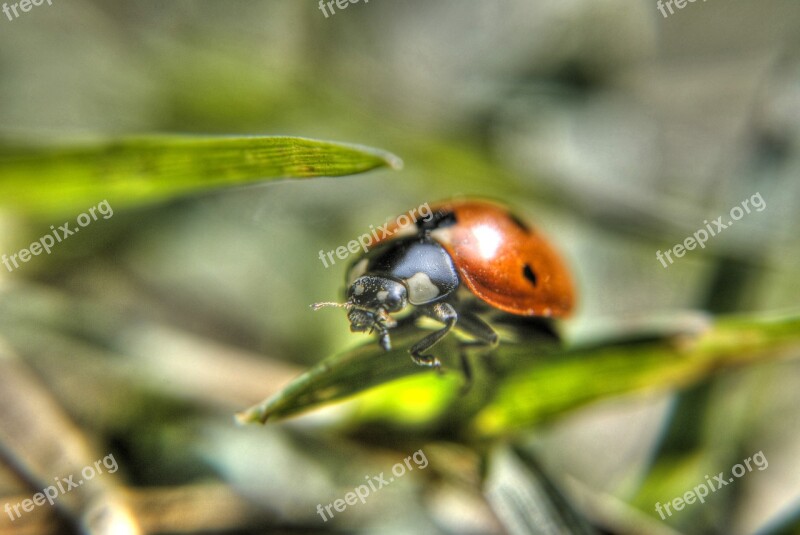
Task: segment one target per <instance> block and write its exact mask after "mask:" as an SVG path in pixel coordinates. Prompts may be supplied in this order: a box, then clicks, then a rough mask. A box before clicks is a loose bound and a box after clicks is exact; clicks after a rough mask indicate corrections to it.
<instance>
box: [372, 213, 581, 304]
mask: <svg viewBox="0 0 800 535" xmlns="http://www.w3.org/2000/svg"><path fill="white" fill-rule="evenodd" d="M430 208H431V211H432V212H433V213H434V214H435V217H434V222H436V221H440V220H445V219H447V218H448V215H449V214H452V215H453V216H454V222H452V220H451V224H437V223H434V224H433V226H432V229H431V233H430V235H431V238H433V239H434V240H436V241H437V242H439V243H440V244H441V245H442V246H443V247H444V248H445V250H446V251H447V252H448V253H449V254H450V256H451V258H452V259H453V263H454V264H455V266H456V269H457V270H458V274H459V276H460V277H461V280H462V282H463V283H464V284H465V285H466V286H467V288H468V289H469V290H470V291H471V292H472V293H473V294H474V295H475V296H476V297H478V298H480V299H481V300H483V301H485V302H486V303H488V304H489V305H491V306H493V307H495V308H498V309H500V310H503V311H505V312H508V313H511V314H516V315H520V316H545V317H553V318H565V317H568V316H569V315H570V314H571V313H572V311H573V309H574V306H575V291H574V287H573V284H572V279H571V277H570V275H569V271H568V270H567V268H566V265H565V264H564V262H563V260H562V259H561V257H560V255H559V254H558V253H557V252H556V250H555V249H554V248H553V247H552V246H551V245H550V243H549V242H548V241H547V240H546V239H545V237H544V236H543V235H542V234H541V233H540V232H538V231H537V230H536V229H534V228H532V227H530V226H529V225H527V224H525V223H524V222H523V221H522V220H521V219H519V218H518V217H516V216H515V215H514V214H513V213H512V212H510V211H509V210H508V209H507V208H505V207H503V206H501V205H499V204H496V203H493V202H490V201H486V200H482V199H466V200H457V201H445V202H441V203H436V204H434V205H432V206H431V207H430ZM422 223H423V224H425V222H424V221H423V222H422ZM387 230H388V232H387V237H386V238H383V239H381V240H378V241H376V242H373V243H372V244H371V245H370V247H371V248H372V247H375V246H377V245H379V244H380V243H384V242H386V241H389V240H392V239H394V238H396V237H398V236H403V235H408V234H411V233H413V232H416V231H417V226H416V224H415V223H412V222H409V223H408V224H405V225H398V224H397V223H395V222H393V223H392V224H390V225H389V226H388V227H387Z"/></svg>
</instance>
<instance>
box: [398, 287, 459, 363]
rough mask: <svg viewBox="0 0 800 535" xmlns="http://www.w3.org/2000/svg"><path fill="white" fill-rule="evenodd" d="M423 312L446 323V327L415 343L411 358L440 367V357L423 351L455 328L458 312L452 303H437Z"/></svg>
mask: <svg viewBox="0 0 800 535" xmlns="http://www.w3.org/2000/svg"><path fill="white" fill-rule="evenodd" d="M423 312H424V314H425V315H426V316H429V317H431V318H433V319H435V320H436V321H439V322H441V323H444V328H443V329H439V330H438V331H435V332H432V333H431V334H429V335H428V336H426V337H425V338H423V339H422V340H420V341H419V342H417V343H416V344H414V345H413V346H412V347H411V349H410V350H409V352H410V353H411V358H412V359H413V360H414V362H416V363H417V364H419V365H420V366H430V367H432V368H436V369H439V368H440V367H441V365H442V363H441V362H439V359H438V358H436V357H434V356H433V355H423V354H422V352H423V351H427V350H428V349H430V348H431V347H433V346H434V345H435V344H436V343H437V342H438V341H439V340H441V339H442V338H444V337H445V336H446V335H447V333H449V332H450V331H451V330H452V329H453V327H454V326H455V324H456V321H457V320H458V313H457V312H456V309H455V308H453V305H451V304H450V303H436V304H435V305H432V306H430V307H427V308H425V309H424V311H423Z"/></svg>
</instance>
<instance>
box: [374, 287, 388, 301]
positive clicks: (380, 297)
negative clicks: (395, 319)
mask: <svg viewBox="0 0 800 535" xmlns="http://www.w3.org/2000/svg"><path fill="white" fill-rule="evenodd" d="M375 297H377V298H378V301H380V302H381V303H385V302H386V298H387V297H389V292H387V291H386V290H381V291H380V292H378V293H377V294H375Z"/></svg>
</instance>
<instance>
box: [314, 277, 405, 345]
mask: <svg viewBox="0 0 800 535" xmlns="http://www.w3.org/2000/svg"><path fill="white" fill-rule="evenodd" d="M407 295H408V292H407V290H406V287H405V285H404V284H403V283H402V282H398V281H396V280H394V279H390V278H388V277H382V276H380V275H362V276H361V277H358V278H357V279H356V280H354V281H353V284H351V285H350V288H348V289H347V301H346V302H344V303H316V304H314V305H312V307H313V308H314V309H315V310H316V309H319V308H322V307H324V306H338V307H343V308H346V309H347V310H348V312H347V319H348V320H350V330H351V331H353V332H365V331H369V332H372V331H373V330H377V331H378V333H379V334H380V344H381V347H383V348H384V349H386V350H387V351H388V350H389V349H390V348H391V345H390V342H389V333H388V330H389V329H391V328H392V327H394V326H395V325H397V322H396V321H395V320H393V319H392V318H391V317H390V316H389V314H390V313H392V312H400V311H401V310H403V309H404V308H405V307H406V305H407V304H408V297H407Z"/></svg>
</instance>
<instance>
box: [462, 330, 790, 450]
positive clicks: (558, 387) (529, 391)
mask: <svg viewBox="0 0 800 535" xmlns="http://www.w3.org/2000/svg"><path fill="white" fill-rule="evenodd" d="M505 351H510V352H515V353H524V351H525V350H524V348H519V347H507V348H506V349H505ZM788 355H794V356H798V355H800V316H798V315H794V316H786V317H780V318H765V317H757V316H749V317H745V316H741V317H738V316H737V317H723V318H719V319H718V320H717V321H716V322H715V323H714V324H712V325H711V326H709V328H708V329H707V330H706V331H705V332H702V333H699V334H697V335H685V336H669V337H666V338H662V339H654V340H651V341H642V342H637V343H618V342H617V343H614V342H611V343H607V344H601V345H597V346H594V347H587V348H578V349H572V350H568V351H565V352H564V353H563V354H561V355H553V356H552V358H547V359H545V360H543V361H541V362H539V363H537V364H535V365H531V366H528V367H526V368H525V369H520V370H517V371H515V372H514V373H513V374H511V375H510V376H508V377H507V378H506V379H505V380H504V381H503V383H502V384H501V385H500V387H499V389H498V390H497V392H496V394H495V395H494V398H493V399H492V400H491V402H489V403H488V404H487V405H486V406H485V407H484V408H483V409H482V410H481V411H480V412H479V413H478V414H477V415H476V416H475V418H474V420H473V422H472V426H471V427H472V429H471V432H472V434H474V435H477V436H480V437H489V436H498V435H506V434H509V433H513V432H514V431H517V430H521V429H524V428H528V427H531V426H533V425H535V424H537V423H540V422H541V421H544V420H546V419H548V418H552V417H554V416H556V415H558V414H560V413H562V412H564V411H566V410H569V409H572V408H574V407H577V406H580V405H583V404H586V403H589V402H592V401H595V400H599V399H603V398H606V397H609V396H614V395H620V394H624V393H628V392H632V391H637V390H647V389H649V390H657V391H664V390H668V389H678V388H682V387H685V386H688V385H690V384H693V383H695V382H698V381H700V380H702V379H705V378H706V377H709V376H711V375H713V374H714V373H717V372H719V371H721V370H724V369H728V368H732V367H736V366H745V365H749V364H755V363H758V362H765V361H769V360H774V359H776V358H780V357H784V356H788Z"/></svg>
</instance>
